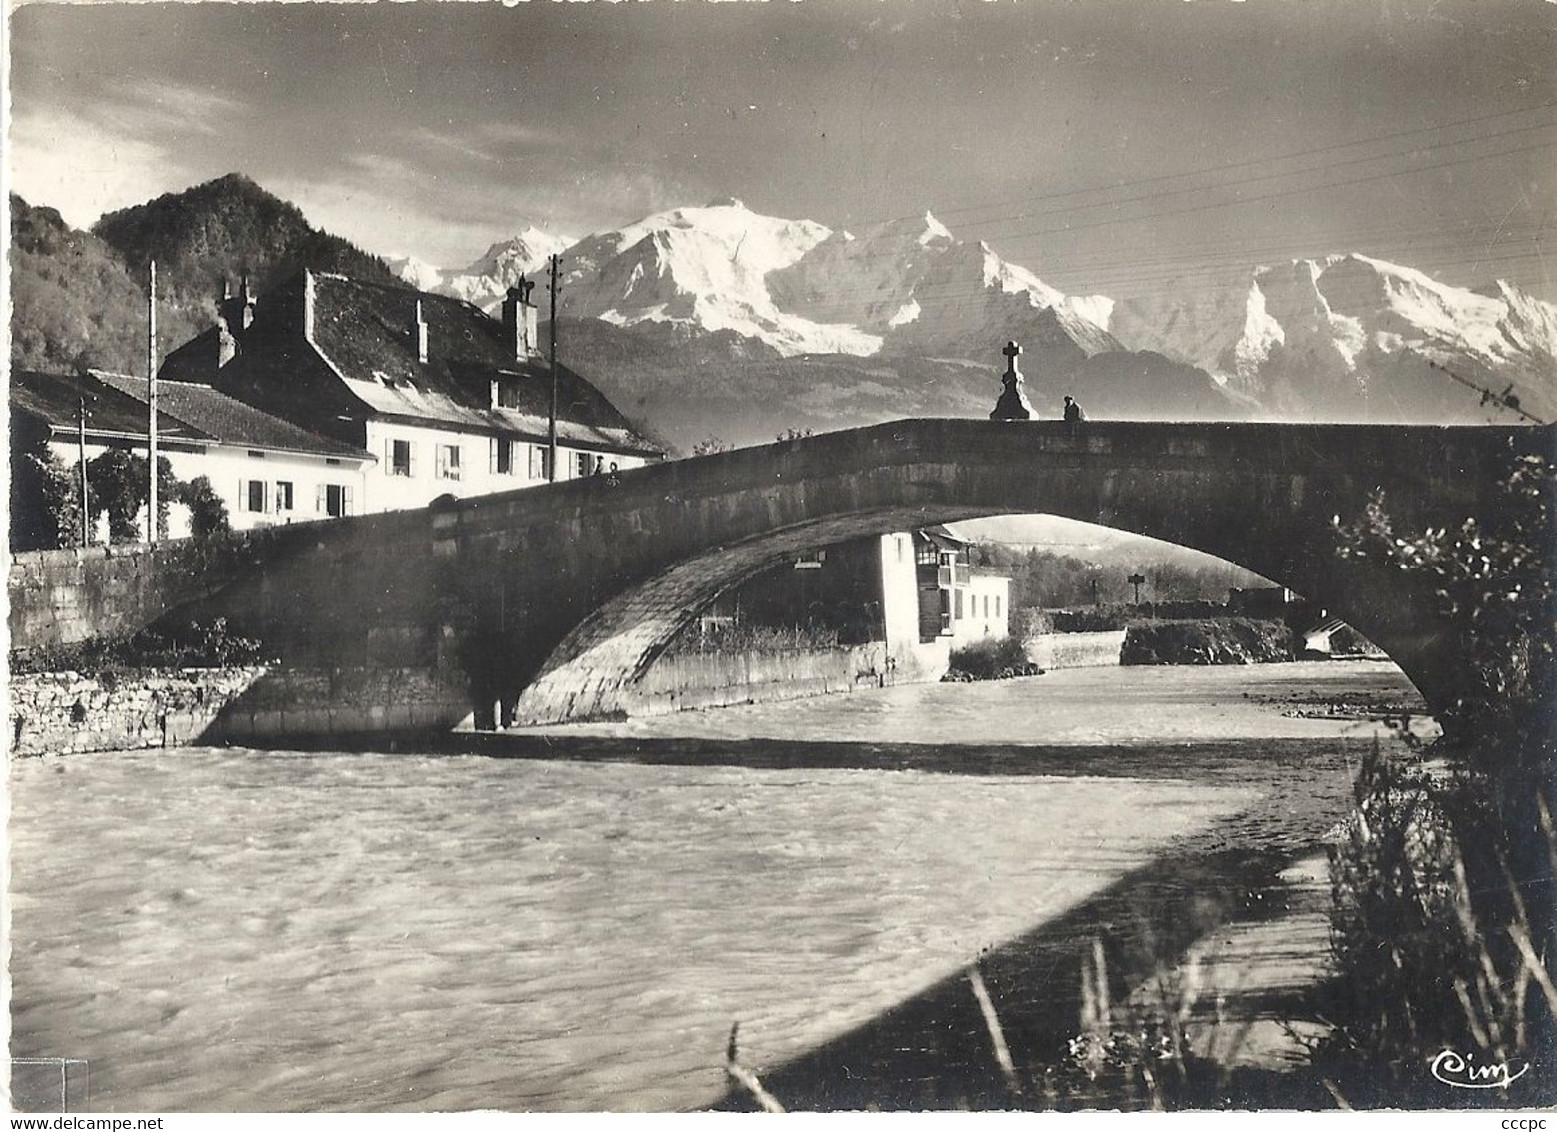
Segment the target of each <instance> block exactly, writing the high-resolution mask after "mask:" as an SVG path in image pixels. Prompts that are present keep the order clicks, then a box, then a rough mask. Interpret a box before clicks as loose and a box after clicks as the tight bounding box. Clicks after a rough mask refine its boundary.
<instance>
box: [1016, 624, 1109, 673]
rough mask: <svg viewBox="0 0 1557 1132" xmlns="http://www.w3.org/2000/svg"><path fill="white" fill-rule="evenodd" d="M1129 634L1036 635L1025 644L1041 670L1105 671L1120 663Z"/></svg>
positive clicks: (1029, 655) (1031, 657)
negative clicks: (1088, 669) (1080, 669)
mask: <svg viewBox="0 0 1557 1132" xmlns="http://www.w3.org/2000/svg"><path fill="white" fill-rule="evenodd" d="M1124 639H1125V630H1123V629H1114V630H1111V631H1109V632H1101V633H1036V634H1034V635H1033V636H1030V637H1028V638H1027V639H1026V640H1025V641H1023V642H1022V644H1023V645H1024V647H1025V648H1026V649H1027V658H1028V659H1029V660H1031V661H1032V662H1033V663H1034V664H1036V665H1038V666H1039V667H1040V668H1103V667H1106V666H1108V665H1115V664H1118V663H1119V652H1120V650H1121V649H1122V648H1124Z"/></svg>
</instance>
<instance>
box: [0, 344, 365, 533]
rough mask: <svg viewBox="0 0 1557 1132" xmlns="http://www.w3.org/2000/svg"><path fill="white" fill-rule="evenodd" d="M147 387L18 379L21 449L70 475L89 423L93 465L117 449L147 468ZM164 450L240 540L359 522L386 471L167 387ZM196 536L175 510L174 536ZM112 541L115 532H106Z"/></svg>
mask: <svg viewBox="0 0 1557 1132" xmlns="http://www.w3.org/2000/svg"><path fill="white" fill-rule="evenodd" d="M146 396H147V391H146V379H145V378H143V377H130V376H126V375H124V374H115V373H106V372H103V371H100V370H91V371H88V372H87V373H84V374H44V373H34V372H27V371H20V372H18V371H13V372H12V374H11V379H10V400H11V426H12V443H13V445H16V444H18V443H20V444H22V445H24V446H26V445H29V444H33V443H37V442H39V441H42V442H45V443H46V444H47V446H48V448H49V450H50V451H51V452H53V453H54V455H55V456H57V457H58V458H59V459H60V461H61V462H62V463H63V464H65V465H66V466H67V467H75V466H76V465H77V462H78V460H79V457H80V452H81V448H82V444H81V440H82V437H81V429H80V426H81V416H82V415H83V414H84V416H85V424H86V431H85V453H86V459H87V460H88V461H91V460H93V459H95V458H96V457H98V456H100V455H101V454H102V453H104V452H106V451H108V450H110V449H122V450H124V451H128V452H132V453H134V454H135V455H137V456H139V457H141V458H142V459H145V457H146V453H147V447H148V445H147V436H146V433H147V426H148V424H149V409H148V406H147V403H146ZM157 409H158V411H157V418H158V427H157V432H158V437H157V450H158V454H159V455H160V456H165V457H166V458H167V461H168V465H169V466H170V467H171V468H172V470H173V474H174V476H176V477H177V478H178V479H179V480H181V481H184V482H188V481H190V480H193V479H195V478H196V477H197V476H205V477H206V479H207V480H209V481H210V484H211V488H212V490H213V491H215V492H216V494H217V495H218V496H219V497H221V499H222V502H223V503H225V504H226V506H227V515H228V521H229V523H230V524H231V526H232V528H233V529H234V530H248V529H250V528H253V527H260V526H271V525H274V524H277V523H291V522H301V521H305V520H310V519H324V518H330V517H332V516H335V515H350V514H354V513H355V512H356V510H357V509H358V501H359V500H360V499H361V498H362V493H363V489H364V484H365V483H366V481H367V476H366V474H365V471H366V469H368V468H371V467H373V466H374V465H375V464H376V461H375V460H374V457H373V456H372V454H371V453H369V452H366V451H364V450H362V449H360V448H354V447H352V446H351V445H349V444H345V443H342V442H340V441H338V440H333V439H331V438H329V437H323V436H318V435H315V434H312V433H309V432H307V431H306V430H304V429H302V428H299V427H298V426H297V425H294V424H291V423H290V422H287V421H283V420H280V419H278V418H276V417H273V416H271V415H270V414H268V413H264V412H261V411H260V410H258V409H255V408H253V407H252V406H250V405H245V404H243V403H242V402H239V401H236V400H234V399H233V398H231V397H229V396H227V395H226V394H224V393H221V392H219V391H217V390H215V389H212V388H210V387H208V386H203V385H190V384H187V383H184V382H172V381H169V382H158V406H157ZM188 533H189V524H188V512H187V510H186V509H184V508H183V507H182V506H180V505H176V504H175V505H174V506H172V507H171V508H170V509H169V515H168V534H169V535H170V536H171V537H175V538H177V537H180V536H183V535H187V534H188ZM98 538H99V539H100V540H101V541H106V540H107V535H106V530H100V531H99V532H98Z"/></svg>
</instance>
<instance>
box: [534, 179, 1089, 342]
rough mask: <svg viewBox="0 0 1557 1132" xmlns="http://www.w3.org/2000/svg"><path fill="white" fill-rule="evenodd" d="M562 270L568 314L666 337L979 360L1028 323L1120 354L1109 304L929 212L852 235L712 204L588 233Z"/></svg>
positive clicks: (1042, 335)
mask: <svg viewBox="0 0 1557 1132" xmlns="http://www.w3.org/2000/svg"><path fill="white" fill-rule="evenodd" d="M566 267H567V274H566V276H565V278H564V283H563V289H562V309H563V311H564V313H566V314H568V315H571V316H574V317H583V318H598V319H601V320H604V321H606V322H610V323H613V324H615V325H618V326H630V327H635V328H638V329H640V330H658V331H660V332H661V333H662V334H663V333H669V334H670V335H671V336H681V337H685V336H687V335H692V334H699V333H707V332H716V331H726V332H730V333H734V334H737V335H740V336H741V337H743V338H750V339H755V340H758V341H760V342H763V343H766V344H767V345H769V346H771V347H773V348H774V349H775V350H777V351H778V352H779V353H780V354H781V355H783V356H786V357H792V356H795V355H798V354H851V355H854V356H857V357H869V356H873V355H876V354H896V353H903V352H914V353H921V354H922V353H926V352H928V353H932V354H933V353H935V352H937V351H945V350H951V351H952V353H953V355H954V356H959V357H965V356H968V351H969V350H970V349H971V350H972V351H973V352H974V353H975V355H976V356H985V355H988V354H990V352H991V350H992V349H993V350H996V351H998V345H999V343H1002V342H1004V341H1005V340H1006V339H1007V338H1009V337H1012V336H1022V334H1023V332H1024V327H1026V328H1027V329H1028V330H1029V331H1030V332H1029V333H1028V334H1027V336H1028V337H1029V338H1032V339H1034V340H1035V341H1036V340H1044V339H1054V340H1055V341H1063V342H1064V344H1065V345H1066V346H1067V347H1069V348H1070V350H1071V351H1072V352H1073V353H1074V354H1075V355H1076V357H1078V358H1079V357H1083V356H1088V355H1090V354H1093V353H1098V352H1101V351H1105V350H1112V349H1118V348H1119V347H1118V344H1117V343H1116V342H1115V341H1114V340H1113V339H1112V338H1110V337H1109V336H1108V334H1107V332H1106V331H1105V330H1104V329H1103V326H1102V323H1103V322H1106V320H1107V317H1108V314H1109V310H1110V307H1111V303H1110V301H1109V300H1108V299H1105V298H1103V297H1101V296H1090V297H1087V298H1072V297H1069V296H1066V295H1064V294H1062V293H1061V292H1059V291H1057V290H1055V289H1054V288H1053V287H1050V286H1049V285H1048V284H1046V283H1044V282H1043V281H1042V280H1041V279H1039V278H1038V277H1037V276H1036V275H1034V274H1032V273H1031V272H1030V271H1027V270H1026V269H1025V268H1021V267H1018V266H1016V265H1015V264H1009V263H1006V262H1005V261H1004V260H1002V259H1000V257H999V256H997V255H995V254H994V253H993V252H992V251H990V249H989V248H988V247H987V246H986V245H984V244H981V243H969V242H966V241H963V240H959V239H957V238H956V237H955V236H953V235H952V234H951V232H950V231H948V230H947V229H946V228H945V226H943V225H942V224H941V223H940V222H939V221H937V220H936V219H935V217H934V216H931V215H930V214H928V213H926V214H925V215H924V216H923V217H917V218H909V219H905V220H896V221H891V222H889V223H885V224H881V225H878V226H875V227H873V228H870V229H867V230H866V231H864V232H862V233H860V234H859V235H854V234H851V233H848V232H833V231H831V230H829V229H828V228H826V227H825V226H823V225H821V224H818V223H815V222H814V221H810V220H784V219H780V218H778V217H772V216H764V215H762V214H760V213H756V212H753V211H751V210H750V209H748V208H746V206H745V205H743V204H742V203H741V202H740V201H737V200H723V201H716V202H714V203H713V204H711V205H708V206H707V207H704V208H680V209H674V210H672V211H669V212H662V213H658V214H656V215H653V216H649V217H646V218H645V219H643V220H640V221H638V222H637V223H636V224H632V225H629V226H627V227H625V228H622V229H620V230H617V231H614V232H605V233H600V234H598V235H594V236H590V237H588V238H586V239H585V240H583V241H581V242H580V243H578V244H576V245H575V246H574V247H572V248H571V249H569V251H568V254H567V261H566ZM992 344H993V345H992ZM991 360H993V361H998V357H996V358H994V359H991Z"/></svg>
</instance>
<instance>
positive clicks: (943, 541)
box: [919, 524, 968, 550]
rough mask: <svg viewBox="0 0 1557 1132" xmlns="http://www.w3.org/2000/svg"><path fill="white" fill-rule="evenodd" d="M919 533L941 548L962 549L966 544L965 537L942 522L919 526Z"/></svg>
mask: <svg viewBox="0 0 1557 1132" xmlns="http://www.w3.org/2000/svg"><path fill="white" fill-rule="evenodd" d="M919 533H920V534H921V535H923V536H924V537H925V538H926V539H928V540H929V541H930V542H932V543H934V544H935V545H936V546H938V547H940V548H941V549H942V550H963V549H965V548H966V547H967V546H968V540H967V539H965V538H963V537H962V536H961V535H959V534H958V533H957V532H956V531H954V530H952V529H951V528H950V527H948V526H945V525H944V524H937V525H935V526H933V527H921V528H920V530H919Z"/></svg>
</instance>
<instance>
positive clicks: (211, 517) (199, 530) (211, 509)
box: [178, 476, 232, 538]
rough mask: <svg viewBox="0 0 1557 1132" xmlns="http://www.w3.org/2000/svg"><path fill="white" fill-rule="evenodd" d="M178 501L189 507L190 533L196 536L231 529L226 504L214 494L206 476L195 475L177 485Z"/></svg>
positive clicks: (225, 531)
mask: <svg viewBox="0 0 1557 1132" xmlns="http://www.w3.org/2000/svg"><path fill="white" fill-rule="evenodd" d="M178 501H179V502H180V503H182V504H183V505H184V506H185V507H188V508H189V528H190V533H191V534H193V535H194V536H195V537H196V538H206V537H208V536H210V535H214V534H225V533H227V532H228V531H231V530H232V523H231V521H230V520H229V519H228V516H227V504H226V503H225V502H223V500H222V497H221V496H220V495H217V494H216V489H215V488H213V487H212V486H211V481H210V479H209V478H208V477H206V476H196V477H195V478H194V479H192V480H190V481H189V482H188V483H185V484H181V485H179V495H178Z"/></svg>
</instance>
